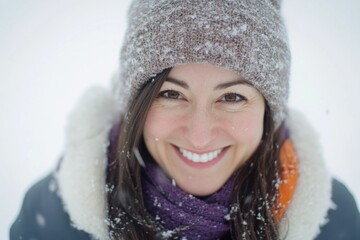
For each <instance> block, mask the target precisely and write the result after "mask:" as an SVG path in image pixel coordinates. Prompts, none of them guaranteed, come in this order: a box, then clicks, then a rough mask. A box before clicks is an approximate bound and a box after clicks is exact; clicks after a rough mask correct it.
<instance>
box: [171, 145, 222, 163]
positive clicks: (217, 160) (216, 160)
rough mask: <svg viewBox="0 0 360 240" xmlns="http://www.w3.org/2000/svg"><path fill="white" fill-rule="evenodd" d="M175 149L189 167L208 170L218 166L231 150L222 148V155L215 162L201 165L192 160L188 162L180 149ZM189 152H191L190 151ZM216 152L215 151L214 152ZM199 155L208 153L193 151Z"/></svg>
mask: <svg viewBox="0 0 360 240" xmlns="http://www.w3.org/2000/svg"><path fill="white" fill-rule="evenodd" d="M173 147H174V149H175V152H176V154H177V155H178V156H179V158H180V159H181V160H182V161H183V162H184V163H185V164H186V165H188V166H190V167H192V168H196V169H206V168H210V167H212V166H214V165H215V164H217V163H218V162H219V161H220V160H221V159H222V158H223V156H224V155H225V154H226V152H227V150H228V149H229V147H224V148H222V151H221V153H220V154H219V155H218V156H217V157H216V158H214V159H213V160H211V161H209V162H206V163H201V162H198V163H196V162H193V161H191V160H188V159H187V158H185V157H184V156H183V155H182V153H181V152H180V150H179V147H177V146H173ZM188 151H189V150H188ZM212 151H214V150H212ZM212 151H207V152H212ZM191 152H194V153H197V154H203V153H207V152H197V151H191Z"/></svg>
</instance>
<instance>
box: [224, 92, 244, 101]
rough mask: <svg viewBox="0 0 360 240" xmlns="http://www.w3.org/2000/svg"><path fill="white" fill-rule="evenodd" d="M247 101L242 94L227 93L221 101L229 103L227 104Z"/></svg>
mask: <svg viewBox="0 0 360 240" xmlns="http://www.w3.org/2000/svg"><path fill="white" fill-rule="evenodd" d="M244 100H246V98H245V97H243V96H242V95H240V94H237V93H226V94H225V95H224V96H223V97H222V98H221V101H222V102H227V103H238V102H241V101H244Z"/></svg>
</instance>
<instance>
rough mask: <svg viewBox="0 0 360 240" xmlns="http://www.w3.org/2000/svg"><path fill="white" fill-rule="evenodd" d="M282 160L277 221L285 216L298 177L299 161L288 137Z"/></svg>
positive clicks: (282, 151) (283, 148) (283, 145)
mask: <svg viewBox="0 0 360 240" xmlns="http://www.w3.org/2000/svg"><path fill="white" fill-rule="evenodd" d="M280 162H281V167H282V171H281V175H280V178H281V183H280V187H279V196H278V198H277V202H276V203H277V204H276V205H277V209H276V210H275V211H274V218H275V220H276V221H277V222H279V221H280V220H281V218H282V217H283V216H284V214H285V212H286V209H287V208H288V206H289V203H290V202H291V200H292V198H293V196H294V193H295V189H296V183H297V179H298V175H299V172H298V162H297V159H296V154H295V150H294V147H293V144H292V142H291V140H290V139H286V140H285V142H284V143H283V144H282V146H281V149H280Z"/></svg>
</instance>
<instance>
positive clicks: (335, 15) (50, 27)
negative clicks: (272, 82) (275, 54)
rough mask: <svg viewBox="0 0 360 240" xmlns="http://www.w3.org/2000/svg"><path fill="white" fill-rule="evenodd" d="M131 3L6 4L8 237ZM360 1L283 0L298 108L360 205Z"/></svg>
mask: <svg viewBox="0 0 360 240" xmlns="http://www.w3.org/2000/svg"><path fill="white" fill-rule="evenodd" d="M128 3H129V1H128V0H117V1H115V0H76V1H74V0H62V1H55V0H32V1H26V0H11V1H10V0H0V81H1V89H0V100H1V101H0V109H2V114H1V118H0V133H1V134H0V144H1V146H2V147H1V149H0V154H1V156H2V159H1V162H2V167H1V168H0V196H2V208H1V210H0V239H7V238H8V227H9V225H10V223H11V222H12V221H13V220H14V218H15V216H16V214H17V213H18V211H19V208H20V204H21V202H22V198H23V195H24V193H25V191H26V189H28V188H29V187H30V186H31V185H32V184H33V183H34V181H36V180H38V179H40V178H41V177H43V176H44V175H46V174H47V173H48V172H49V171H50V170H51V169H53V168H54V167H55V165H56V163H57V160H58V158H59V156H60V155H61V152H62V147H63V141H64V135H63V129H64V125H65V122H66V117H67V114H68V112H69V111H70V109H71V108H72V107H73V105H74V103H75V102H76V101H77V99H78V98H79V96H80V94H81V93H82V92H83V91H84V90H85V89H86V88H87V87H89V86H90V85H92V84H102V85H107V84H108V82H109V79H110V76H111V74H112V72H113V71H114V70H115V69H116V66H117V64H118V55H119V49H120V44H121V40H122V36H123V33H124V30H125V12H126V9H127V7H128ZM359 12H360V2H359V1H357V0H342V1H340V0H315V1H314V0H303V1H296V0H283V13H284V17H285V20H286V23H287V25H288V30H289V37H290V43H291V48H292V56H293V65H292V82H291V93H290V96H291V97H290V101H289V102H290V106H293V107H296V108H297V109H300V110H301V111H302V112H304V113H305V114H306V115H307V116H308V118H309V120H310V121H311V123H312V124H313V125H314V127H315V128H316V129H317V131H318V132H319V134H320V140H321V142H322V145H323V149H324V156H325V158H326V161H327V163H328V166H329V168H330V170H331V172H332V173H333V174H334V175H335V176H336V177H338V178H339V179H340V180H342V181H343V182H344V183H345V184H346V185H347V186H348V187H349V188H350V189H351V191H352V192H353V193H354V194H355V195H356V197H357V199H358V203H359V200H360V185H359V182H360V174H359V170H360V168H359V166H360V164H359V162H360V153H359V151H358V148H359V147H358V146H359V140H360V127H359V124H358V122H359V120H360V107H359V102H360V95H359V94H358V91H359V90H360V88H359V87H360V83H359V80H358V78H359V75H360V74H359V73H360V72H359V71H360V45H359V43H360V28H359V26H358V23H359V22H360V15H359V14H358V13H359Z"/></svg>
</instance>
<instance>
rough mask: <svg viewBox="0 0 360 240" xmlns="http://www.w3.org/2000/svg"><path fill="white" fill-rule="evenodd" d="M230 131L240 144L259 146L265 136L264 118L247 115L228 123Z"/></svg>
mask: <svg viewBox="0 0 360 240" xmlns="http://www.w3.org/2000/svg"><path fill="white" fill-rule="evenodd" d="M228 125H229V126H231V127H230V129H229V131H230V132H231V133H232V135H233V136H234V138H235V139H237V140H238V141H239V142H245V143H251V144H252V145H256V146H257V145H258V143H259V142H260V140H261V137H262V134H263V116H261V115H260V116H259V115H247V116H246V117H239V118H236V119H234V120H233V121H231V123H228Z"/></svg>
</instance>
